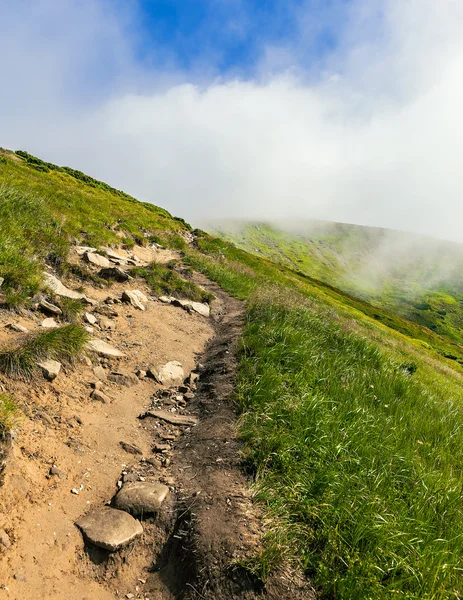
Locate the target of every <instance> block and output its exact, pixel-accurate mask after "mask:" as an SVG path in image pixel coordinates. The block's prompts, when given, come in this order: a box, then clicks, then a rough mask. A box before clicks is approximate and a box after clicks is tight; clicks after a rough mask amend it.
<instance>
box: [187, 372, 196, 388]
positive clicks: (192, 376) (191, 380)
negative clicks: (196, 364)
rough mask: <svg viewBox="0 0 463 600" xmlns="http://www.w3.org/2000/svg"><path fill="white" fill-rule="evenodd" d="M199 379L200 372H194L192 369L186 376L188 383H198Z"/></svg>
mask: <svg viewBox="0 0 463 600" xmlns="http://www.w3.org/2000/svg"><path fill="white" fill-rule="evenodd" d="M198 379H199V373H194V372H193V371H192V372H191V373H190V374H189V375H188V377H187V378H186V383H187V384H188V385H192V384H194V383H196V382H197V381H198Z"/></svg>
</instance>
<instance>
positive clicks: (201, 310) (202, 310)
mask: <svg viewBox="0 0 463 600" xmlns="http://www.w3.org/2000/svg"><path fill="white" fill-rule="evenodd" d="M190 307H191V309H192V310H194V312H196V313H198V315H201V316H202V317H209V316H210V314H211V308H210V306H209V305H208V304H202V303H201V302H191V303H190Z"/></svg>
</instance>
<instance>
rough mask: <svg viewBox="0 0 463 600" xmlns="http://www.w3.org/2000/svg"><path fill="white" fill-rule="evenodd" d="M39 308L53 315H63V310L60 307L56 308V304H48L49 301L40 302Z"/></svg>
mask: <svg viewBox="0 0 463 600" xmlns="http://www.w3.org/2000/svg"><path fill="white" fill-rule="evenodd" d="M39 306H40V308H41V309H42V310H44V311H45V312H48V313H51V314H53V315H62V314H63V312H62V310H61V308H59V307H58V306H55V305H54V304H52V303H51V302H48V301H47V300H40V302H39Z"/></svg>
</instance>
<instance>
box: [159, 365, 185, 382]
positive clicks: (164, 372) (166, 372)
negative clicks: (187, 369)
mask: <svg viewBox="0 0 463 600" xmlns="http://www.w3.org/2000/svg"><path fill="white" fill-rule="evenodd" d="M154 377H155V379H157V381H159V383H161V384H162V385H175V384H178V383H182V382H183V379H184V378H185V373H184V371H183V367H182V363H180V362H178V360H173V361H171V362H168V363H166V364H165V365H164V366H163V367H161V368H160V369H159V371H158V372H157V373H156V374H155V375H154Z"/></svg>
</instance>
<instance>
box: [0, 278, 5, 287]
mask: <svg viewBox="0 0 463 600" xmlns="http://www.w3.org/2000/svg"><path fill="white" fill-rule="evenodd" d="M4 283H5V278H4V277H0V287H2V285H3V284H4Z"/></svg>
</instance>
